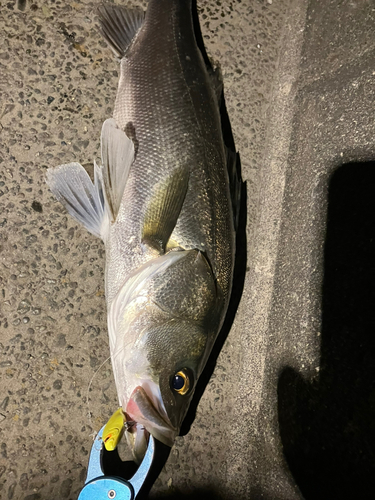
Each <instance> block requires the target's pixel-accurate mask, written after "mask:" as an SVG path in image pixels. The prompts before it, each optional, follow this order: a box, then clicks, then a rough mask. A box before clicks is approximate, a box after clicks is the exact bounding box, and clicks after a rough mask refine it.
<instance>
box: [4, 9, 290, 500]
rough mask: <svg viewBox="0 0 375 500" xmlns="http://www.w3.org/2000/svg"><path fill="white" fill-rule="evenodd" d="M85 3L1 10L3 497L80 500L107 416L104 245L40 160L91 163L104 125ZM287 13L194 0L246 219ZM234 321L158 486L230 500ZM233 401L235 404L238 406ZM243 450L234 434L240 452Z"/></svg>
mask: <svg viewBox="0 0 375 500" xmlns="http://www.w3.org/2000/svg"><path fill="white" fill-rule="evenodd" d="M135 3H136V2H134V4H135ZM95 5H96V4H95V3H94V2H90V1H88V2H85V1H77V2H62V1H58V0H56V1H53V0H50V1H47V2H30V1H28V0H17V1H16V2H13V1H9V2H2V4H1V17H0V23H1V29H0V36H1V44H0V46H1V47H2V49H1V50H0V63H1V73H0V79H1V120H0V122H1V147H0V154H1V166H0V168H1V172H0V175H1V179H0V182H1V185H0V194H1V198H0V205H1V209H0V213H1V229H0V236H1V289H2V298H1V309H0V315H1V317H0V321H1V339H0V341H1V349H2V360H1V376H2V381H3V382H2V390H1V397H0V400H1V401H0V405H1V415H2V416H1V418H2V421H1V422H0V429H1V430H0V433H1V442H2V443H3V444H2V457H1V488H2V489H1V496H2V497H4V498H9V499H12V498H15V499H23V498H28V499H29V500H31V499H35V500H37V499H41V498H48V497H55V498H72V499H74V498H76V497H77V492H78V491H79V489H80V487H81V486H82V484H83V481H84V477H85V471H86V465H87V459H88V452H89V449H90V446H91V440H92V437H91V436H92V433H93V432H94V431H97V430H98V429H99V428H100V426H101V424H102V423H103V422H104V421H105V419H106V418H107V417H108V416H109V415H110V414H111V412H112V411H113V409H114V408H115V407H116V397H115V391H114V384H113V380H112V374H111V369H110V364H109V362H108V359H107V358H108V342H107V333H106V319H105V301H104V297H103V268H104V247H103V245H102V243H101V242H100V241H98V240H96V239H95V238H93V237H92V236H90V235H89V234H87V233H86V232H85V230H84V229H82V228H81V227H79V226H78V225H77V224H76V223H75V222H74V221H72V220H71V219H70V218H69V217H68V216H67V214H66V213H65V211H64V210H63V209H62V208H61V207H60V205H59V204H58V203H56V201H55V200H54V199H53V197H52V196H51V194H50V193H49V191H48V189H47V186H46V185H45V183H44V175H45V170H46V168H47V167H48V166H51V165H57V164H60V163H64V162H69V161H74V160H77V161H80V162H81V163H83V164H84V165H86V166H87V168H90V166H91V165H92V161H93V158H95V157H97V156H98V154H99V137H100V129H101V124H102V122H103V121H104V120H105V119H106V118H107V117H109V116H111V113H112V109H113V105H114V98H115V93H116V88H117V81H118V66H117V63H116V61H114V60H113V58H112V55H111V53H110V51H109V50H108V49H107V48H106V46H105V44H104V43H103V42H102V41H101V39H100V37H99V35H98V33H97V31H96V29H95V22H94V17H95V16H94V8H95ZM143 5H144V4H143ZM288 6H289V2H288V1H287V0H285V1H284V0H278V1H275V2H273V3H272V2H271V1H266V0H265V1H263V0H262V1H254V2H251V3H247V2H244V3H242V2H239V1H238V2H234V1H231V0H230V1H226V2H222V3H217V2H213V1H202V2H199V8H200V16H201V20H202V29H203V34H204V39H205V43H206V45H207V49H208V51H209V53H210V55H211V56H212V57H214V58H215V59H217V60H219V61H220V62H221V65H222V69H223V74H224V81H225V88H226V99H227V106H228V112H229V115H230V117H231V120H232V126H233V131H234V135H235V140H236V144H237V148H238V149H239V150H240V151H241V157H242V168H243V173H244V175H243V176H244V180H246V181H247V183H248V184H247V185H248V193H249V194H248V199H249V216H248V220H249V222H250V223H251V222H252V221H253V219H254V214H255V212H256V210H257V202H256V197H255V195H256V193H257V186H256V180H255V179H256V174H257V170H258V169H259V168H260V167H261V166H262V165H263V158H264V148H265V137H266V133H267V118H266V116H267V108H268V106H269V105H270V99H271V90H272V81H273V77H274V74H275V71H276V69H277V64H278V58H279V45H280V40H281V37H282V33H283V25H284V20H285V17H286V14H287V10H288ZM246 307H247V306H245V308H246ZM242 328H243V320H239V321H236V323H235V325H234V327H233V330H232V332H231V334H230V337H229V338H228V341H227V343H226V345H225V347H224V349H223V351H222V353H221V356H220V358H219V360H218V363H217V368H216V370H215V373H214V375H213V377H212V380H211V382H210V384H209V385H208V387H207V390H206V392H205V394H204V397H203V398H202V400H201V403H200V405H199V407H198V413H197V418H196V420H195V422H194V424H193V426H192V428H191V431H190V433H189V434H188V435H187V436H185V437H181V438H179V439H178V441H177V443H176V447H175V448H174V450H173V451H172V454H171V457H170V460H169V462H168V464H167V466H166V469H165V471H164V472H163V474H162V475H161V477H160V479H159V481H158V483H157V484H156V486H155V491H156V492H159V493H160V494H162V493H163V492H164V493H166V492H169V493H171V492H174V493H176V494H178V495H182V492H184V494H192V495H193V496H194V497H196V495H197V494H198V492H199V491H201V492H203V493H202V495H203V496H205V497H207V492H210V495H216V494H221V495H223V496H224V497H226V496H228V495H229V493H228V492H229V490H230V482H228V481H227V474H228V447H229V446H230V445H231V441H232V440H233V436H232V434H231V428H233V425H235V424H234V423H233V420H234V417H233V406H234V403H235V401H236V395H237V394H238V391H239V387H240V381H241V379H242V377H243V373H242V372H241V370H242V369H241V358H242V355H243V345H242V344H241V340H240V338H241V330H242ZM240 399H241V403H240V404H241V405H243V407H244V408H246V407H247V405H248V404H250V402H249V403H248V402H247V400H246V397H241V398H240ZM249 446H250V444H248V443H246V442H245V440H241V443H240V452H241V453H242V452H243V451H245V450H247V449H248V447H249ZM241 450H242V451H241ZM234 463H235V462H234ZM238 464H239V465H238V466H241V464H242V462H238ZM229 465H230V467H232V466H233V463H230V464H229ZM193 492H194V493H193ZM204 492H206V493H204ZM164 493H163V494H164Z"/></svg>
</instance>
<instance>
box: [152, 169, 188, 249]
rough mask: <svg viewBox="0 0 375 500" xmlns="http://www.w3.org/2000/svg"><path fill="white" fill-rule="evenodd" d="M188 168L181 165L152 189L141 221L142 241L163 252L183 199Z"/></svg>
mask: <svg viewBox="0 0 375 500" xmlns="http://www.w3.org/2000/svg"><path fill="white" fill-rule="evenodd" d="M189 175H190V172H189V169H188V168H186V167H181V168H178V169H176V170H175V171H174V172H172V174H171V175H170V176H169V177H168V178H167V179H163V180H162V181H160V182H158V184H156V186H155V187H154V189H153V193H152V197H151V200H150V203H149V205H148V207H147V210H146V214H145V219H144V223H143V232H142V243H145V244H146V245H148V246H150V247H151V248H154V249H155V250H157V251H158V252H159V253H164V252H165V248H166V246H167V243H168V240H169V237H170V236H171V234H172V232H173V230H174V228H175V226H176V223H177V219H178V217H179V215H180V212H181V208H182V205H183V203H184V200H185V196H186V192H187V188H188V184H189Z"/></svg>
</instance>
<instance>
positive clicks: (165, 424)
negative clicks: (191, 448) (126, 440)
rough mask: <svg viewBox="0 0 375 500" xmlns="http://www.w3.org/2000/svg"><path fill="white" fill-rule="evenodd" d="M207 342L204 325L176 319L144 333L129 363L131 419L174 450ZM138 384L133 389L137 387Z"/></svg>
mask: <svg viewBox="0 0 375 500" xmlns="http://www.w3.org/2000/svg"><path fill="white" fill-rule="evenodd" d="M206 344H207V334H206V332H205V331H204V329H203V328H202V327H201V326H200V325H196V324H194V323H192V322H188V321H184V320H179V319H175V318H172V319H170V320H169V321H166V322H165V323H162V324H160V325H157V326H154V327H152V328H150V329H149V330H148V331H147V332H145V333H144V335H143V336H142V338H141V339H140V341H139V342H138V343H137V346H136V349H135V350H134V356H133V357H132V358H131V360H130V361H129V362H128V364H127V370H126V372H127V375H128V381H127V382H128V384H129V382H130V380H132V384H131V385H132V388H131V394H130V397H129V398H128V396H127V395H125V394H124V399H123V408H124V410H125V413H126V415H127V418H128V419H130V420H131V421H134V422H136V423H137V424H141V425H142V426H143V427H144V428H145V429H146V430H147V431H148V432H149V433H151V434H152V435H153V436H154V437H155V438H156V439H158V440H159V441H162V442H163V443H164V444H166V445H168V446H172V445H173V443H174V440H175V438H176V436H177V435H178V432H179V429H180V426H181V423H182V420H183V418H184V417H185V415H186V412H187V410H188V407H189V404H190V401H191V398H192V396H193V394H194V390H195V386H196V383H197V380H198V378H199V375H200V368H201V365H202V361H203V358H204V354H205V350H206ZM134 386H135V387H134Z"/></svg>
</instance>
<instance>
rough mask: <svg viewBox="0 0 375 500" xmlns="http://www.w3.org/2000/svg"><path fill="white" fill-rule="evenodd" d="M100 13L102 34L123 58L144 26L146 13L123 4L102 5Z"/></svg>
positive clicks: (99, 9)
mask: <svg viewBox="0 0 375 500" xmlns="http://www.w3.org/2000/svg"><path fill="white" fill-rule="evenodd" d="M98 14H99V22H100V31H101V34H102V35H103V37H104V39H105V40H106V41H107V43H108V45H109V46H110V47H111V49H112V50H113V51H114V53H115V54H116V55H117V56H118V57H119V58H120V59H122V58H123V57H124V55H125V53H126V51H127V49H128V47H129V45H130V44H131V42H132V40H133V38H134V37H135V35H136V34H137V33H138V31H139V30H140V28H141V27H142V24H143V21H144V18H145V13H144V12H143V10H142V9H128V8H127V7H124V6H121V5H101V6H100V7H99V8H98Z"/></svg>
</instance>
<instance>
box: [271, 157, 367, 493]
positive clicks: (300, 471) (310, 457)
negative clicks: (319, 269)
mask: <svg viewBox="0 0 375 500" xmlns="http://www.w3.org/2000/svg"><path fill="white" fill-rule="evenodd" d="M328 202H329V204H328V221H327V235H326V242H325V251H324V252H325V253H324V282H323V298H322V306H323V316H322V331H321V335H322V344H321V366H320V375H319V379H318V380H316V381H314V382H307V381H305V380H304V379H303V378H302V377H301V376H300V375H299V374H298V373H297V372H295V371H294V370H293V369H292V368H286V369H285V370H284V371H283V373H282V374H281V376H280V379H279V386H278V401H279V408H278V409H279V425H280V434H281V439H282V443H283V447H284V454H285V457H286V460H287V462H288V465H289V467H290V470H291V472H292V474H293V476H294V478H295V480H296V482H297V484H298V486H299V488H300V490H301V492H302V494H303V496H304V498H305V499H306V500H310V499H311V500H312V499H314V500H316V499H317V498H319V499H320V500H324V499H330V500H332V499H336V498H349V497H352V498H360V499H362V498H369V497H370V496H371V495H373V494H374V493H372V494H370V493H369V492H370V491H372V492H374V491H375V162H371V163H357V164H347V165H344V166H342V167H341V168H339V169H338V170H337V171H336V172H335V173H334V175H333V176H332V179H331V182H330V187H329V198H328Z"/></svg>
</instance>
